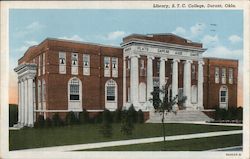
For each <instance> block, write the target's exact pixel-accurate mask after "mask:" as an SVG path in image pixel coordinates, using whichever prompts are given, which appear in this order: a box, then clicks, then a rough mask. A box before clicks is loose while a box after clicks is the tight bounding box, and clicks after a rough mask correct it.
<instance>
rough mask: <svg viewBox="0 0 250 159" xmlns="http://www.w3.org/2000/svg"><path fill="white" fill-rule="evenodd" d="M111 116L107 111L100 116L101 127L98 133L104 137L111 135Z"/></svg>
mask: <svg viewBox="0 0 250 159" xmlns="http://www.w3.org/2000/svg"><path fill="white" fill-rule="evenodd" d="M111 123H112V116H111V113H110V111H109V110H107V109H105V110H104V111H103V114H102V125H101V129H100V132H101V134H102V135H103V136H104V137H111V136H112V135H113V130H112V125H111Z"/></svg>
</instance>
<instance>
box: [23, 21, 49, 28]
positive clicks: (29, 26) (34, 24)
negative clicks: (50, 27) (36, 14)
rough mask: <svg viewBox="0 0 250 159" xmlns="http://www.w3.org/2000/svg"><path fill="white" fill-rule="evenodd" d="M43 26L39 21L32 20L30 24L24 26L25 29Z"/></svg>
mask: <svg viewBox="0 0 250 159" xmlns="http://www.w3.org/2000/svg"><path fill="white" fill-rule="evenodd" d="M44 27H45V26H44V25H43V24H41V23H40V22H37V21H35V22H32V23H31V24H29V25H27V26H26V27H25V28H26V29H27V30H39V29H42V28H44Z"/></svg>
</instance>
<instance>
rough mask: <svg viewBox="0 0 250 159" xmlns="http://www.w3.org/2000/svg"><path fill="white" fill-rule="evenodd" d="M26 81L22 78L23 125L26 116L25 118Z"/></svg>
mask: <svg viewBox="0 0 250 159" xmlns="http://www.w3.org/2000/svg"><path fill="white" fill-rule="evenodd" d="M24 85H25V83H24V80H23V79H22V80H21V101H22V102H21V112H22V114H21V125H24V118H25V86H24Z"/></svg>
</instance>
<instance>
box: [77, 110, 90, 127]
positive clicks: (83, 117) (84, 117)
mask: <svg viewBox="0 0 250 159" xmlns="http://www.w3.org/2000/svg"><path fill="white" fill-rule="evenodd" d="M79 122H80V123H81V124H86V123H88V122H89V113H88V112H87V111H86V109H83V110H82V112H80V113H79Z"/></svg>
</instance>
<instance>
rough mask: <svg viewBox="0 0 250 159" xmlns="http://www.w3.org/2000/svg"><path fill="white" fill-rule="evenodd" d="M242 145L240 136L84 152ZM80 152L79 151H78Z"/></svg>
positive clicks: (193, 148)
mask: <svg viewBox="0 0 250 159" xmlns="http://www.w3.org/2000/svg"><path fill="white" fill-rule="evenodd" d="M241 145H242V134H237V135H225V136H216V137H206V138H196V139H186V140H177V141H167V142H166V145H165V149H164V142H155V143H148V144H135V145H127V146H115V147H105V148H97V149H89V150H84V151H202V150H211V149H216V148H225V147H231V146H241ZM80 151H81V150H80Z"/></svg>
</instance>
